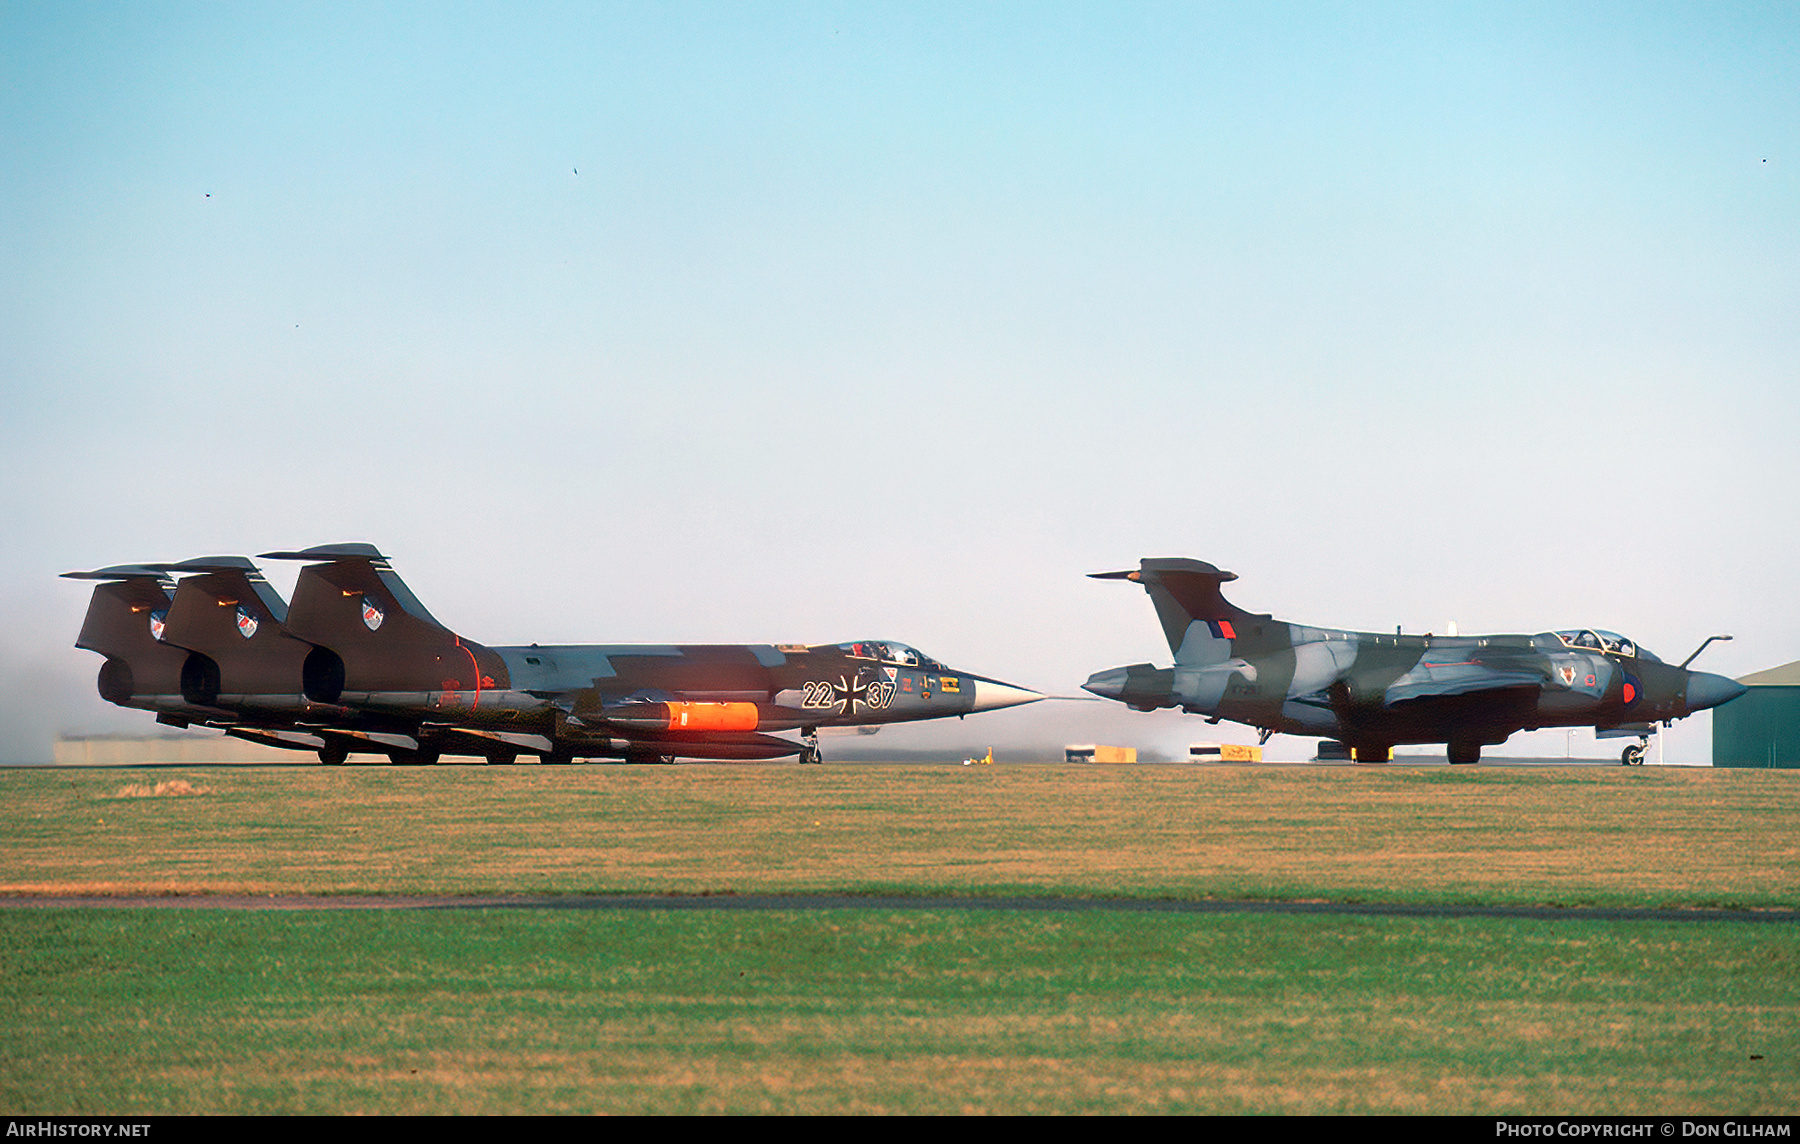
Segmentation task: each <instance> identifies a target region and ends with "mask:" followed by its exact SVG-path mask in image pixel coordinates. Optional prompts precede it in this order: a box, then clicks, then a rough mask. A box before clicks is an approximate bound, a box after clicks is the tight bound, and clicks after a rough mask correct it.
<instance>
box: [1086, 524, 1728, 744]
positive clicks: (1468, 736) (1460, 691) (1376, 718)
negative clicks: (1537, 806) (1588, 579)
mask: <svg viewBox="0 0 1800 1144" xmlns="http://www.w3.org/2000/svg"><path fill="white" fill-rule="evenodd" d="M1093 575H1094V578H1095V579H1099V580H1129V581H1131V582H1133V583H1136V584H1140V585H1142V586H1143V588H1144V590H1145V591H1146V592H1148V593H1149V594H1150V600H1151V602H1152V603H1153V604H1154V605H1155V606H1156V614H1157V617H1158V618H1159V619H1160V620H1161V621H1162V627H1163V634H1164V635H1165V636H1167V637H1168V641H1169V649H1170V650H1171V651H1172V652H1174V655H1175V662H1174V665H1173V666H1172V667H1163V668H1158V667H1153V666H1151V665H1150V664H1147V663H1137V664H1132V665H1131V666H1129V667H1115V668H1112V669H1110V670H1107V671H1101V672H1096V673H1095V674H1094V675H1093V676H1091V677H1090V678H1089V679H1088V681H1087V683H1086V684H1084V685H1083V686H1084V687H1085V689H1086V690H1088V691H1091V692H1093V693H1094V694H1096V695H1100V696H1104V697H1105V698H1108V699H1116V700H1118V701H1119V702H1121V703H1124V704H1127V705H1129V706H1131V707H1133V708H1135V709H1137V710H1139V711H1150V710H1154V709H1156V708H1158V707H1179V708H1180V709H1181V710H1183V711H1187V712H1189V713H1192V714H1196V715H1205V716H1207V717H1208V721H1209V722H1213V723H1217V722H1219V721H1220V720H1221V719H1228V720H1230V721H1231V722H1233V723H1243V724H1247V725H1248V726H1251V727H1255V728H1258V729H1259V730H1260V731H1261V732H1262V739H1263V741H1264V742H1267V741H1268V738H1269V736H1270V735H1272V734H1274V733H1276V732H1281V733H1284V734H1290V735H1321V736H1328V737H1330V738H1332V739H1337V740H1341V741H1343V742H1345V743H1347V744H1349V746H1350V748H1351V751H1352V753H1353V755H1354V757H1355V758H1356V759H1358V760H1360V761H1364V762H1386V761H1387V760H1388V759H1389V758H1390V756H1391V753H1392V750H1393V748H1394V746H1395V745H1396V744H1399V743H1443V744H1445V745H1446V748H1447V751H1448V754H1449V758H1450V761H1451V762H1452V763H1474V762H1479V761H1480V759H1481V748H1482V747H1483V746H1492V745H1496V744H1499V743H1504V742H1505V741H1506V740H1507V737H1508V736H1510V735H1511V734H1512V733H1513V732H1515V731H1535V730H1537V729H1539V728H1541V727H1593V728H1594V729H1595V731H1596V732H1597V733H1598V734H1600V735H1603V736H1606V735H1621V736H1637V737H1638V739H1639V742H1638V743H1635V744H1632V745H1631V746H1629V747H1627V748H1626V749H1625V754H1624V762H1625V763H1626V764H1627V765H1632V764H1638V763H1641V762H1642V761H1643V754H1644V740H1646V739H1647V738H1648V736H1649V735H1650V733H1651V732H1652V731H1653V730H1654V729H1655V724H1657V723H1659V722H1660V723H1662V724H1663V725H1665V726H1667V725H1668V724H1669V723H1671V722H1673V721H1674V720H1676V719H1680V718H1682V717H1684V716H1687V715H1691V714H1693V713H1694V712H1696V711H1703V710H1705V709H1706V708H1708V707H1717V706H1718V705H1719V704H1721V703H1727V702H1730V701H1731V700H1733V699H1735V698H1737V697H1738V696H1739V695H1742V694H1743V693H1744V691H1745V688H1744V687H1743V686H1742V685H1741V684H1738V683H1736V682H1734V681H1732V680H1730V679H1727V678H1726V677H1724V676H1722V675H1711V674H1708V673H1706V672H1702V671H1689V670H1687V665H1688V664H1690V663H1692V662H1693V661H1694V657H1695V656H1697V655H1699V654H1700V651H1701V650H1702V649H1704V648H1705V647H1706V644H1707V643H1710V642H1712V640H1713V639H1730V638H1731V637H1730V636H1713V637H1709V638H1708V639H1707V641H1706V642H1704V643H1702V644H1701V645H1700V647H1699V648H1696V649H1695V651H1694V654H1693V655H1690V656H1688V657H1687V659H1686V660H1684V661H1683V662H1682V664H1681V666H1679V667H1671V666H1670V665H1668V664H1665V663H1664V662H1662V660H1660V659H1658V658H1656V656H1654V655H1652V654H1650V652H1649V651H1647V650H1646V649H1644V648H1642V647H1639V646H1637V645H1636V644H1634V643H1633V642H1632V641H1631V640H1628V639H1626V638H1625V637H1623V636H1620V635H1616V634H1614V633H1612V632H1603V631H1599V630H1596V629H1586V628H1582V629H1574V630H1569V631H1558V632H1543V633H1540V634H1538V635H1491V636H1431V635H1424V636H1404V635H1392V636H1389V635H1375V634H1371V633H1367V632H1347V631H1337V630H1334V629H1332V628H1312V627H1303V626H1301V625H1299V624H1290V623H1285V622H1283V621H1280V620H1276V619H1273V618H1272V617H1270V616H1268V615H1256V614H1253V613H1251V612H1246V611H1244V610H1243V609H1241V608H1238V607H1236V606H1235V605H1233V604H1231V603H1230V602H1228V601H1227V600H1226V599H1225V597H1224V596H1223V595H1222V594H1221V593H1220V590H1219V587H1220V585H1221V584H1225V583H1227V582H1229V581H1232V580H1235V579H1237V576H1236V575H1235V574H1234V573H1231V572H1224V571H1221V570H1219V569H1218V568H1215V567H1214V566H1213V565H1211V564H1207V563H1204V562H1203V561H1199V560H1182V559H1146V560H1142V561H1140V562H1139V566H1138V568H1137V569H1136V570H1134V571H1126V572H1099V573H1094V574H1093Z"/></svg>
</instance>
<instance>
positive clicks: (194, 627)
mask: <svg viewBox="0 0 1800 1144" xmlns="http://www.w3.org/2000/svg"><path fill="white" fill-rule="evenodd" d="M159 567H162V568H165V569H167V570H168V571H170V572H181V573H186V574H187V575H185V576H184V577H183V578H182V581H181V583H180V585H179V586H178V587H177V588H176V589H175V602H174V604H173V606H172V607H171V608H170V609H169V622H168V627H167V629H166V631H165V632H164V636H163V638H164V639H166V640H167V641H168V642H169V643H171V644H175V645H176V646H178V647H183V648H186V649H188V650H189V651H191V652H193V653H194V656H193V657H192V658H190V660H189V663H188V665H187V668H186V669H185V671H184V674H183V676H182V684H183V687H182V693H183V694H184V695H186V696H188V698H189V700H190V701H192V702H196V703H213V702H216V701H217V700H218V697H219V695H220V694H221V693H223V694H225V695H228V696H232V697H236V698H237V700H238V701H239V702H248V703H250V704H252V705H255V706H268V705H270V704H276V705H279V706H280V707H282V708H283V709H287V708H293V707H296V706H297V704H298V699H299V696H300V695H301V693H302V691H303V690H304V686H303V681H302V675H303V666H302V665H303V664H304V662H305V660H306V657H307V654H308V653H309V652H311V651H312V650H313V649H312V648H311V646H310V645H308V644H306V643H303V642H301V641H300V640H296V639H289V638H287V633H286V622H287V613H288V606H287V602H286V601H285V600H283V599H282V598H281V594H280V593H278V592H276V591H275V589H274V588H273V587H271V586H270V584H269V582H268V581H267V580H265V579H263V574H262V572H261V571H260V570H259V569H258V568H257V567H256V565H255V564H254V563H252V562H251V561H249V560H248V559H246V558H244V557H242V556H207V557H202V558H200V559H195V560H184V561H182V562H181V563H179V564H165V565H159ZM256 697H261V698H260V699H259V698H256Z"/></svg>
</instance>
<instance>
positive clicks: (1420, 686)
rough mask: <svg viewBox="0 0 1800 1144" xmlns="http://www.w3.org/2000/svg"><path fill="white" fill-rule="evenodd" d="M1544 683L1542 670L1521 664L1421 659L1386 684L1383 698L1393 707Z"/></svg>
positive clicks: (1530, 686)
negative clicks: (1416, 664) (1528, 667)
mask: <svg viewBox="0 0 1800 1144" xmlns="http://www.w3.org/2000/svg"><path fill="white" fill-rule="evenodd" d="M1543 683H1544V677H1543V675H1542V674H1540V673H1539V672H1536V671H1529V670H1525V669H1523V668H1515V667H1508V668H1497V667H1490V666H1488V665H1486V664H1481V663H1471V662H1455V663H1430V662H1421V663H1420V664H1418V666H1416V667H1414V668H1413V669H1412V670H1411V671H1409V672H1407V673H1406V674H1405V675H1402V676H1401V677H1400V678H1399V679H1396V680H1395V681H1394V682H1392V683H1390V684H1388V688H1387V692H1386V695H1385V696H1384V699H1383V701H1384V703H1385V704H1386V705H1387V706H1389V707H1392V706H1394V705H1395V704H1398V703H1410V702H1413V701H1415V700H1420V699H1444V698H1449V697H1451V696H1459V695H1476V694H1479V693H1480V692H1483V691H1496V692H1498V691H1504V692H1516V691H1517V689H1519V688H1524V687H1529V688H1537V687H1542V686H1543Z"/></svg>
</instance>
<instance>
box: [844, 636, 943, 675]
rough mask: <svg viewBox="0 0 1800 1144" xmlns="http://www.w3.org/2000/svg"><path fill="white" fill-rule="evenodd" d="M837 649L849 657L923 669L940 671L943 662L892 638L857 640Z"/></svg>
mask: <svg viewBox="0 0 1800 1144" xmlns="http://www.w3.org/2000/svg"><path fill="white" fill-rule="evenodd" d="M838 650H839V651H841V652H843V653H844V654H845V655H847V656H849V657H850V658H851V659H872V660H875V661H877V662H878V663H892V664H898V665H899V666H901V667H916V668H919V669H921V670H924V671H942V670H943V669H944V665H943V664H941V663H939V662H938V661H937V660H935V659H932V658H930V657H929V656H926V655H923V654H921V653H920V651H919V649H917V648H913V647H907V646H906V645H905V644H903V643H895V642H894V641H893V640H857V641H856V642H855V643H847V644H839V645H838Z"/></svg>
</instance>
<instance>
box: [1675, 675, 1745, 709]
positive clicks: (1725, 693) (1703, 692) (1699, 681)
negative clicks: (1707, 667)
mask: <svg viewBox="0 0 1800 1144" xmlns="http://www.w3.org/2000/svg"><path fill="white" fill-rule="evenodd" d="M1748 690H1750V689H1749V688H1748V687H1745V686H1744V685H1743V684H1741V683H1739V682H1738V681H1737V680H1735V679H1727V678H1725V677H1724V676H1723V675H1713V674H1711V673H1709V672H1704V671H1696V672H1693V673H1692V674H1690V675H1689V676H1688V685H1687V704H1688V710H1690V711H1704V710H1706V709H1707V708H1708V707H1717V706H1718V705H1719V704H1721V703H1730V702H1731V701H1732V700H1733V699H1736V698H1737V697H1738V696H1740V695H1742V694H1743V693H1744V692H1746V691H1748Z"/></svg>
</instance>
